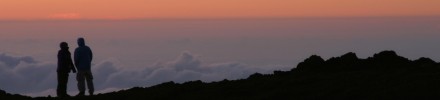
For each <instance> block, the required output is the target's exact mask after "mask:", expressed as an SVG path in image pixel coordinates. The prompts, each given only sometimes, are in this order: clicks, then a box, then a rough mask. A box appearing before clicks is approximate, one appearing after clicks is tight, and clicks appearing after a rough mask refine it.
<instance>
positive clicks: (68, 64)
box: [57, 42, 76, 97]
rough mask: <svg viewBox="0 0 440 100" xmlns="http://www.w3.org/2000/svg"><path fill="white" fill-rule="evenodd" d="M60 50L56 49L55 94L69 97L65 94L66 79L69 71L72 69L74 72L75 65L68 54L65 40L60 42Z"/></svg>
mask: <svg viewBox="0 0 440 100" xmlns="http://www.w3.org/2000/svg"><path fill="white" fill-rule="evenodd" d="M60 48H61V50H59V51H58V66H57V79H58V86H57V96H58V97H69V95H68V94H67V92H66V91H67V81H68V80H69V73H70V71H71V70H72V71H73V73H75V72H76V70H75V67H74V65H73V62H72V57H71V56H70V52H69V46H68V45H67V43H66V42H61V43H60Z"/></svg>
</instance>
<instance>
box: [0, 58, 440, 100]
mask: <svg viewBox="0 0 440 100" xmlns="http://www.w3.org/2000/svg"><path fill="white" fill-rule="evenodd" d="M439 98H440V64H439V63H437V62H435V61H433V60H431V59H429V58H420V59H417V60H408V59H407V58H404V57H401V56H398V55H397V54H396V53H395V52H394V51H383V52H380V53H377V54H375V55H374V56H373V57H369V58H366V59H359V58H358V57H357V56H356V54H354V53H347V54H345V55H342V56H340V57H334V58H330V59H328V60H324V59H322V58H321V57H319V56H316V55H313V56H311V57H310V58H307V59H306V60H304V61H303V62H301V63H299V64H298V66H297V67H296V68H293V69H292V70H290V71H275V72H274V74H259V73H255V74H253V75H250V76H249V77H248V78H247V79H241V80H223V81H218V82H211V83H204V82H201V81H191V82H186V83H183V84H177V83H174V82H166V83H162V84H159V85H156V86H152V87H134V88H131V89H127V90H121V91H115V92H111V93H105V94H98V95H95V96H86V97H71V98H54V97H35V98H31V97H26V96H21V95H11V94H8V93H6V92H4V91H0V100H20V99H67V100H70V99H72V100H73V99H94V100H255V99H256V100H286V99H289V100H293V99H295V100H313V99H325V100H328V99H349V100H352V99H355V100H359V99H365V100H374V99H382V100H383V99H414V100H421V99H439Z"/></svg>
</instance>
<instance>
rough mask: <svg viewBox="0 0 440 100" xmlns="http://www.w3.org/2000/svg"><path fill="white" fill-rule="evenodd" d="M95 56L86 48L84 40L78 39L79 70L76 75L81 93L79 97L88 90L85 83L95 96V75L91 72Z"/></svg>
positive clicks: (76, 62)
mask: <svg viewBox="0 0 440 100" xmlns="http://www.w3.org/2000/svg"><path fill="white" fill-rule="evenodd" d="M92 58H93V54H92V50H91V49H90V48H89V47H88V46H86V44H85V42H84V38H78V48H76V49H75V56H74V60H75V65H76V68H77V69H78V73H77V74H76V80H77V81H78V90H79V93H78V95H77V96H84V92H85V90H86V87H85V83H86V81H87V87H88V89H89V93H90V95H93V92H94V87H93V75H92V72H91V68H90V67H91V62H92Z"/></svg>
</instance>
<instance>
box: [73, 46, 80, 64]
mask: <svg viewBox="0 0 440 100" xmlns="http://www.w3.org/2000/svg"><path fill="white" fill-rule="evenodd" d="M78 52H79V51H78V49H75V53H74V54H73V61H74V62H75V65H76V67H78V65H79V54H78Z"/></svg>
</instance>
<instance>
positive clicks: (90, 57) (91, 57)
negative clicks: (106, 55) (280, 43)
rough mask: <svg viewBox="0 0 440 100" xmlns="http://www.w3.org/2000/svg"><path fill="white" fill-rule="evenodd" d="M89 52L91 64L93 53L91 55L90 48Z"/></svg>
mask: <svg viewBox="0 0 440 100" xmlns="http://www.w3.org/2000/svg"><path fill="white" fill-rule="evenodd" d="M89 52H90V62H92V59H93V53H92V49H90V47H89Z"/></svg>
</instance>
